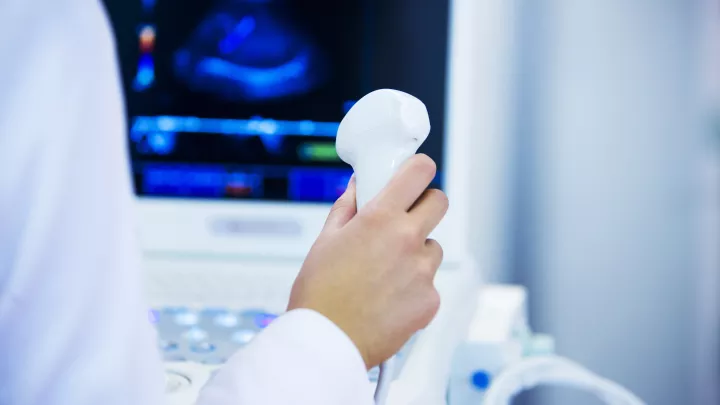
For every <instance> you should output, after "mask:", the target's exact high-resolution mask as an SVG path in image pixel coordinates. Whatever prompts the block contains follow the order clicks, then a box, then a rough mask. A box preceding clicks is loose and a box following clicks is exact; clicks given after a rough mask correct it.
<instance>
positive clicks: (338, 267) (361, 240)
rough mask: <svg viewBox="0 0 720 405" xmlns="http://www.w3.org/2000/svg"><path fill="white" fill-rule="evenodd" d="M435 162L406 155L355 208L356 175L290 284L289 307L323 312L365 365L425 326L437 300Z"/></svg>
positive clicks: (440, 207) (440, 206)
mask: <svg viewBox="0 0 720 405" xmlns="http://www.w3.org/2000/svg"><path fill="white" fill-rule="evenodd" d="M435 172H436V166H435V163H434V162H433V161H432V160H431V159H430V158H429V157H427V156H425V155H416V156H414V157H412V158H410V159H409V160H408V161H407V162H405V164H404V165H403V166H402V167H401V168H400V169H399V170H398V172H397V173H396V174H395V176H394V177H393V178H392V180H391V181H390V182H389V184H388V185H387V186H386V187H385V189H383V190H382V191H381V192H380V194H379V195H378V196H377V197H376V198H374V199H373V200H371V201H370V202H368V203H367V204H366V205H365V206H364V207H363V208H361V209H360V211H359V212H356V208H355V181H354V180H351V182H350V184H349V186H348V189H347V191H346V192H345V193H344V195H343V196H342V197H340V199H339V200H338V201H337V202H336V203H335V205H334V206H333V208H332V211H331V212H330V215H329V216H328V219H327V222H326V223H325V227H324V228H323V231H322V233H321V234H320V236H319V237H318V239H317V241H316V242H315V244H314V245H313V247H312V249H311V250H310V253H309V254H308V256H307V258H306V260H305V263H304V264H303V267H302V270H301V271H300V274H299V275H298V278H297V280H296V281H295V284H294V286H293V288H292V293H291V295H290V304H289V307H288V309H289V310H292V309H297V308H307V309H312V310H315V311H317V312H319V313H320V314H322V315H324V316H326V317H327V318H328V319H330V320H331V321H332V322H334V323H335V324H336V325H337V326H338V327H340V328H341V329H342V330H343V331H344V332H345V333H346V334H347V335H348V336H349V337H350V339H351V340H352V341H353V343H355V345H356V346H357V348H358V350H359V351H360V354H361V355H362V357H363V359H364V360H365V364H366V366H367V367H368V369H370V368H372V367H374V366H376V365H378V364H380V363H381V362H382V361H384V360H386V359H387V358H389V357H390V356H392V355H393V354H395V353H396V352H397V351H398V350H399V349H400V348H401V347H402V346H403V344H405V342H406V341H407V340H408V339H409V338H410V337H411V336H412V335H413V334H414V333H415V332H417V331H418V330H420V329H422V328H424V327H426V326H427V325H428V323H430V321H431V320H432V319H433V317H434V316H435V314H436V313H437V311H438V307H439V305H440V297H439V295H438V292H437V290H436V289H435V286H434V284H433V278H434V276H435V273H436V271H437V269H438V267H439V266H440V263H441V261H442V256H443V252H442V248H441V247H440V245H439V244H438V243H437V242H436V241H434V240H430V239H427V237H428V235H429V234H430V232H431V231H432V230H433V229H434V228H435V227H436V226H437V224H438V223H439V222H440V220H441V219H442V218H443V217H444V216H445V213H446V212H447V208H448V200H447V197H446V196H445V194H444V193H443V192H441V191H439V190H427V191H426V188H427V187H428V185H429V184H430V182H431V181H432V179H433V178H434V177H435Z"/></svg>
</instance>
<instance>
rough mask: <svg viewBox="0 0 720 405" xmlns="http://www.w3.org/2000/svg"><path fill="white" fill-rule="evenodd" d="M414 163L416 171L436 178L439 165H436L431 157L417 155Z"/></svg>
mask: <svg viewBox="0 0 720 405" xmlns="http://www.w3.org/2000/svg"><path fill="white" fill-rule="evenodd" d="M413 163H414V165H415V169H416V170H418V171H420V172H422V173H423V174H427V175H428V176H432V177H435V173H436V172H437V165H436V164H435V161H434V160H432V159H431V158H430V156H428V155H425V154H423V153H420V154H417V155H415V159H414V162H413Z"/></svg>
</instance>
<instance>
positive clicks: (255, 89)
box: [195, 53, 309, 99]
mask: <svg viewBox="0 0 720 405" xmlns="http://www.w3.org/2000/svg"><path fill="white" fill-rule="evenodd" d="M308 61H309V59H308V55H307V54H306V53H301V54H299V55H297V56H296V57H295V58H294V59H292V60H290V61H288V62H286V63H285V64H283V65H281V66H277V67H273V68H256V67H248V66H241V65H237V64H234V63H232V62H229V61H226V60H223V59H219V58H214V57H208V58H204V59H202V60H201V61H200V62H199V63H198V64H197V66H196V68H195V69H196V70H195V72H196V74H197V75H198V76H200V77H203V76H214V77H216V78H223V79H226V80H229V81H232V82H237V83H242V84H243V87H244V91H245V92H246V93H248V95H249V96H250V97H253V98H261V99H265V98H273V97H280V96H284V95H286V94H291V93H294V92H296V91H304V89H305V87H306V86H307V83H306V82H305V81H303V80H297V81H293V80H294V79H298V78H302V76H303V75H305V73H306V71H307V67H308Z"/></svg>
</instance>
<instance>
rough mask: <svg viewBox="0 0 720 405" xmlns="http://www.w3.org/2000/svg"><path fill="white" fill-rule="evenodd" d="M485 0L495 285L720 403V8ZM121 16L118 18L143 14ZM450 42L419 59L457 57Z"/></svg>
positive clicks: (681, 1) (601, 365) (629, 375)
mask: <svg viewBox="0 0 720 405" xmlns="http://www.w3.org/2000/svg"><path fill="white" fill-rule="evenodd" d="M476 1H477V4H478V9H479V12H480V14H479V15H480V17H481V18H480V20H479V21H478V25H479V26H480V28H479V29H478V31H477V33H476V34H474V35H478V36H482V38H477V39H478V43H479V45H478V46H481V45H482V46H491V47H492V48H493V49H494V51H493V52H495V53H487V52H484V51H483V50H482V49H478V50H477V52H478V54H477V55H475V57H476V58H478V59H479V60H480V63H479V64H478V66H479V67H478V69H484V68H489V69H494V70H493V72H496V73H497V74H496V75H495V76H493V80H489V79H487V78H486V80H484V81H483V80H480V81H479V83H480V85H478V86H476V87H474V88H475V89H476V92H477V102H478V107H477V108H478V111H479V114H478V117H479V119H480V120H482V119H487V120H492V123H493V124H492V125H485V126H483V127H482V128H485V130H484V132H483V133H478V136H479V137H485V138H491V139H494V140H495V141H494V142H495V143H494V144H495V145H496V146H497V148H496V149H493V150H492V151H487V150H478V151H477V155H478V156H479V157H480V159H481V160H482V159H490V158H492V159H494V160H493V162H494V163H493V165H486V166H483V167H484V168H485V169H486V170H495V171H497V173H496V174H498V175H499V178H500V179H501V180H500V181H499V182H500V183H501V184H499V185H498V187H497V190H499V191H498V192H499V193H500V194H501V201H502V203H501V204H499V205H500V206H501V207H500V208H499V209H498V210H497V211H496V212H498V213H499V214H498V215H497V216H495V217H493V218H480V217H478V218H477V221H476V222H474V223H473V224H472V225H473V226H474V227H475V228H477V229H478V231H477V232H478V236H476V245H475V246H474V247H475V248H476V250H475V253H476V254H477V255H479V256H487V257H491V256H492V257H493V258H494V259H493V260H492V263H493V264H492V265H491V266H488V268H485V269H483V270H484V271H485V275H486V278H487V280H489V281H498V282H511V283H519V284H522V285H524V286H526V287H527V288H528V290H529V296H530V303H531V304H530V310H531V313H530V319H531V323H532V324H533V326H534V328H535V329H536V330H539V331H542V332H547V333H549V334H552V335H553V336H554V337H555V338H556V339H557V349H558V352H560V353H561V354H563V355H566V356H568V357H570V358H572V359H574V360H577V361H579V362H580V363H582V364H584V365H586V366H588V367H589V368H590V369H592V370H594V371H597V372H598V373H600V374H602V375H604V376H606V377H608V378H610V379H613V380H616V381H618V382H620V383H622V384H624V385H626V386H627V387H629V388H630V389H631V390H633V391H634V392H636V393H637V394H638V395H639V396H640V397H642V398H643V399H645V400H646V402H647V403H649V404H653V405H677V404H701V405H714V404H720V394H719V393H718V389H719V388H718V387H720V338H719V335H720V1H718V0H604V1H592V0H535V1H529V0H527V1H526V0H515V1H512V2H507V1H502V0H476ZM106 3H107V6H108V8H109V10H110V13H111V16H112V17H113V20H114V21H117V20H118V19H121V18H122V16H123V15H125V14H127V13H129V12H130V11H128V9H127V8H126V6H125V5H126V3H125V2H124V1H112V0H107V1H106ZM311 3H313V2H309V3H308V7H309V8H311V7H312V5H311ZM432 3H433V4H437V3H438V2H432ZM338 4H339V3H338ZM395 4H401V5H402V7H400V6H397V7H396V8H395V9H393V12H397V13H402V14H403V15H405V16H406V19H412V18H421V17H419V16H420V15H425V16H427V15H432V13H425V14H422V13H420V12H419V11H418V10H420V9H422V8H423V7H430V2H426V1H424V0H415V1H409V0H408V1H400V2H395ZM426 11H427V10H426ZM484 11H487V12H488V13H492V15H495V16H497V15H501V16H502V17H503V18H501V19H482V15H483V14H482V13H483V12H484ZM188 13H190V11H188ZM177 14H182V10H179V11H178V12H177ZM435 15H437V16H438V18H444V19H447V16H446V15H443V14H435ZM413 16H417V17H413ZM390 21H392V20H390ZM440 28H441V29H445V28H446V27H444V26H442V25H441V26H440ZM116 29H118V30H119V28H118V27H117V25H116ZM133 29H134V28H133ZM118 32H119V31H118ZM120 34H122V32H119V36H120ZM380 42H382V38H381V39H380ZM120 43H121V44H122V41H120ZM436 45H437V44H435V45H432V46H428V48H427V49H425V50H424V51H423V48H421V47H420V48H417V49H420V51H418V53H422V52H425V53H427V55H425V57H429V58H436V59H438V60H444V58H445V56H444V55H443V54H442V53H441V52H444V49H442V47H440V48H438V47H437V46H436ZM408 46H411V45H410V44H409V45H408ZM433 52H437V55H436V54H435V53H433ZM120 54H121V56H123V50H122V49H120ZM496 57H497V58H500V59H501V60H500V61H497V60H495V59H494V58H496ZM483 58H485V59H483ZM416 67H417V69H416V70H415V74H416V75H422V74H425V73H427V74H430V73H431V70H428V69H431V68H432V67H427V66H425V65H419V64H418V65H416ZM422 69H425V70H422ZM417 72H421V73H417ZM422 72H425V73H422ZM429 72H430V73H429ZM124 73H125V78H126V82H129V81H132V80H135V79H137V78H139V79H140V82H139V83H134V84H133V83H126V85H128V86H130V85H140V86H142V83H143V81H142V79H143V77H142V76H137V78H135V79H133V78H134V77H135V76H134V75H135V72H128V71H125V72H124ZM396 74H397V75H399V76H403V72H396ZM410 74H411V72H408V73H407V75H410ZM478 74H479V75H482V72H480V71H479V72H478ZM146 79H147V78H146ZM469 85H470V84H469ZM482 85H487V86H489V87H483V86H482ZM438 91H442V89H441V88H440V89H438ZM249 94H250V95H248V94H245V97H253V94H252V92H250V93H249ZM254 96H256V97H261V96H262V95H258V94H255V95H254ZM421 98H423V97H421ZM424 101H426V102H427V100H425V99H424ZM430 102H432V100H430ZM439 119H442V118H439ZM161 141H162V140H161ZM160 145H163V143H162V142H160ZM156 146H157V145H156ZM448 158H450V159H452V156H449V157H448ZM485 178H486V177H485V174H484V173H478V181H483V179H485ZM136 180H137V179H136ZM491 240H492V241H494V242H492V243H491V242H489V241H491ZM594 401H595V400H593V399H592V398H590V397H589V396H586V395H584V394H580V393H573V392H566V391H563V390H541V391H538V392H531V393H528V394H527V395H523V398H521V399H520V401H519V402H522V403H537V404H558V405H571V404H580V403H582V404H594V403H596V402H594ZM597 403H599V402H597Z"/></svg>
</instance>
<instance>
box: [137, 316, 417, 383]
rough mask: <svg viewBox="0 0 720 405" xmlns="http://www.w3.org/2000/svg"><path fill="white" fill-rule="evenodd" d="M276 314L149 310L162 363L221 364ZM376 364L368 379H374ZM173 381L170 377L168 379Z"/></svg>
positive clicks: (403, 355)
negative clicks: (156, 334) (156, 332)
mask: <svg viewBox="0 0 720 405" xmlns="http://www.w3.org/2000/svg"><path fill="white" fill-rule="evenodd" d="M277 317H278V314H275V313H271V312H268V311H265V310H262V309H244V310H232V309H229V308H202V309H192V308H187V307H163V308H154V309H152V310H151V311H150V321H151V322H152V323H153V324H154V325H155V327H156V328H157V331H158V349H159V350H160V353H161V354H162V357H163V359H164V360H165V362H168V363H182V362H189V363H197V364H203V365H206V366H220V365H222V364H223V363H225V362H226V361H227V359H228V358H230V356H232V355H233V353H235V352H236V351H237V350H240V349H242V348H243V347H244V346H246V345H247V344H249V343H250V342H251V341H252V340H253V339H254V338H255V336H257V335H258V334H259V333H260V332H262V330H263V329H264V328H266V327H267V326H268V325H269V324H270V323H271V322H272V321H273V320H274V319H275V318H277ZM416 337H417V335H415V336H413V338H411V339H410V340H409V341H408V342H407V343H406V344H405V346H404V347H403V348H402V349H401V350H400V351H399V352H398V354H397V355H396V356H395V367H394V376H393V377H397V376H398V375H399V374H400V371H401V370H402V367H403V365H404V363H405V360H406V359H407V357H408V354H409V352H410V350H411V348H412V346H413V344H414V343H415V340H416ZM378 373H379V370H378V368H377V367H375V368H373V369H371V370H370V371H369V372H368V380H369V381H370V382H377V378H378ZM170 380H173V379H170Z"/></svg>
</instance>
